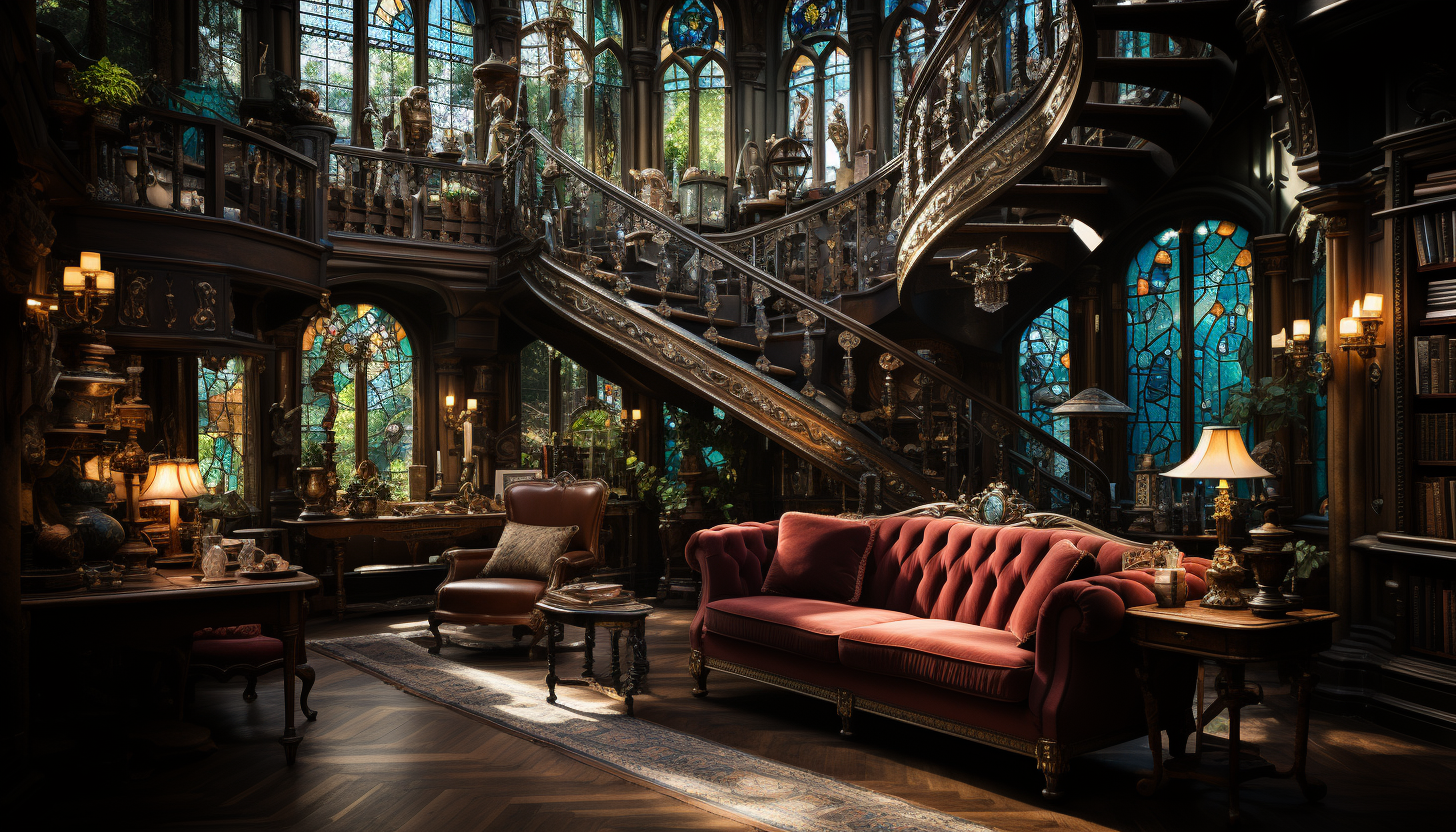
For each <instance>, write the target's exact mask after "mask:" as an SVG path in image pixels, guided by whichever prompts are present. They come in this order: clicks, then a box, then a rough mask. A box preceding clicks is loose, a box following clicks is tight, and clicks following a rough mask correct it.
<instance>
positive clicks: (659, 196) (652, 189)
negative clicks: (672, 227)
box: [628, 168, 667, 211]
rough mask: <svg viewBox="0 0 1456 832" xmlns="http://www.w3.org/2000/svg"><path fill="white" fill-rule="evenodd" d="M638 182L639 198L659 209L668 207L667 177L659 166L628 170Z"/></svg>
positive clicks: (649, 205)
mask: <svg viewBox="0 0 1456 832" xmlns="http://www.w3.org/2000/svg"><path fill="white" fill-rule="evenodd" d="M628 173H630V174H631V175H632V181H634V182H636V183H637V198H638V199H640V200H642V201H643V202H644V203H646V204H647V205H648V207H650V208H653V209H654V210H657V211H666V208H667V177H666V176H665V175H663V173H662V171H660V170H658V169H657V168H647V169H646V170H632V171H628Z"/></svg>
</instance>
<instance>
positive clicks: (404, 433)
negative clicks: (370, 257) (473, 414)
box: [302, 303, 415, 494]
mask: <svg viewBox="0 0 1456 832" xmlns="http://www.w3.org/2000/svg"><path fill="white" fill-rule="evenodd" d="M302 346H303V404H304V409H303V419H302V435H303V441H304V442H305V443H308V442H317V443H322V442H324V441H325V438H326V436H327V433H326V422H327V418H328V413H329V409H330V400H329V396H328V393H327V390H328V388H329V386H330V385H332V389H333V390H334V397H335V401H334V403H333V404H334V406H335V408H336V410H335V414H336V415H335V418H334V423H333V427H334V442H335V443H336V445H337V448H336V450H335V452H334V463H335V469H336V470H337V471H338V472H339V478H340V480H341V481H347V479H348V475H349V473H350V472H351V471H352V470H353V469H354V467H355V466H356V465H357V464H358V461H359V460H360V459H362V458H368V459H369V460H371V461H372V462H373V463H374V464H375V466H376V467H377V468H378V469H379V475H380V477H381V478H386V479H388V480H389V481H390V485H391V486H392V487H393V488H394V489H395V493H400V494H404V493H408V491H409V466H410V464H411V463H412V462H413V461H414V430H415V420H414V410H415V361H414V347H413V343H412V342H411V340H410V337H409V334H408V333H407V332H406V331H405V329H404V326H403V325H402V324H400V322H399V321H398V320H396V319H395V318H394V317H393V316H392V315H390V314H389V313H388V312H386V311H384V310H383V309H380V308H379V307H377V306H372V305H369V304H363V303H361V304H347V303H341V304H337V305H335V307H334V314H333V315H332V316H327V317H324V316H321V317H319V318H316V319H315V320H314V321H313V323H311V324H310V325H309V327H308V328H307V329H306V330H305V331H304V334H303V345H302ZM330 369H332V373H330Z"/></svg>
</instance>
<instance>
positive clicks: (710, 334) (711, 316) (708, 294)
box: [703, 258, 722, 344]
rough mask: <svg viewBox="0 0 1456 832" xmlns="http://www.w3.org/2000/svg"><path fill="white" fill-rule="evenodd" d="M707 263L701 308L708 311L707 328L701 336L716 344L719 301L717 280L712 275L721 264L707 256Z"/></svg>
mask: <svg viewBox="0 0 1456 832" xmlns="http://www.w3.org/2000/svg"><path fill="white" fill-rule="evenodd" d="M708 263H709V265H710V268H709V270H708V279H707V280H706V281H704V285H703V309H704V310H705V311H707V313H708V328H707V330H706V331H704V332H703V337H704V338H706V339H707V340H708V343H710V344H716V343H718V327H717V326H715V325H714V324H715V323H716V321H717V313H718V305H719V302H718V280H717V278H716V277H714V276H713V275H714V273H716V272H717V270H718V268H719V267H721V266H722V264H721V263H719V262H718V261H717V260H715V259H713V258H708Z"/></svg>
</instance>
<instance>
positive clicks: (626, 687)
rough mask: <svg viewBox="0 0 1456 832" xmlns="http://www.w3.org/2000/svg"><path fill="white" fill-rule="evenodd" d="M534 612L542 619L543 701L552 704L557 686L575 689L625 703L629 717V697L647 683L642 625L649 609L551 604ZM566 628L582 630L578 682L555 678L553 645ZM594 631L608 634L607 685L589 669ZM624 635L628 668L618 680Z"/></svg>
mask: <svg viewBox="0 0 1456 832" xmlns="http://www.w3.org/2000/svg"><path fill="white" fill-rule="evenodd" d="M536 609H538V610H540V611H541V614H542V615H543V616H545V618H546V691H547V693H546V701H547V702H552V703H554V702H556V686H557V685H579V686H582V687H589V688H591V689H592V690H594V691H596V692H597V693H600V694H603V695H605V696H610V697H612V698H613V699H620V700H623V701H625V702H626V703H627V716H632V697H633V696H634V695H635V694H638V693H641V692H642V691H643V682H644V681H645V680H646V679H647V670H648V665H647V627H646V622H647V616H649V615H651V614H652V607H651V606H649V605H647V604H632V605H623V606H619V607H569V606H566V605H564V604H556V603H553V602H551V601H539V602H537V604H536ZM566 624H570V625H572V626H573V627H581V628H583V629H585V630H586V652H585V653H584V654H583V655H582V661H581V666H582V667H581V677H580V678H578V679H562V678H560V677H558V676H557V675H556V645H557V644H558V643H559V642H560V641H561V638H562V631H563V627H564V625H566ZM597 627H602V628H603V629H605V630H607V631H608V632H610V633H611V634H612V667H611V670H610V673H609V677H608V678H609V680H610V681H609V682H608V683H603V682H602V681H601V679H599V678H598V677H597V674H596V669H595V667H594V666H593V656H592V649H593V648H594V647H595V646H596V628H597ZM624 632H625V633H626V634H627V646H628V648H629V650H630V651H631V656H630V662H631V664H630V665H629V666H628V668H627V675H626V678H625V679H624V678H623V676H622V658H621V645H620V642H621V636H622V633H624Z"/></svg>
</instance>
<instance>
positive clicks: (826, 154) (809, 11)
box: [782, 0, 850, 182]
mask: <svg viewBox="0 0 1456 832" xmlns="http://www.w3.org/2000/svg"><path fill="white" fill-rule="evenodd" d="M844 27H845V15H844V14H843V9H842V0H788V4H787V5H786V6H785V7H784V25H783V29H782V35H783V47H784V51H785V59H784V60H785V67H786V74H785V81H786V87H785V88H786V90H787V95H786V103H787V108H786V109H787V113H788V124H787V126H786V128H785V130H784V132H785V133H786V134H787V135H791V136H793V137H794V138H796V139H798V140H799V141H801V142H803V143H804V145H805V146H806V147H808V148H809V150H810V154H811V156H812V157H813V159H814V169H813V177H812V178H813V180H814V181H815V182H832V181H833V180H834V176H835V171H837V170H838V169H839V168H840V167H841V166H843V165H845V164H848V160H843V159H840V158H839V149H838V147H836V146H835V144H834V142H833V141H831V140H830V139H829V136H828V130H829V125H831V124H833V123H834V122H835V121H837V120H844V121H846V122H847V121H848V114H849V107H850V100H849V93H850V64H849V42H848V41H847V40H846V39H845V36H844Z"/></svg>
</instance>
